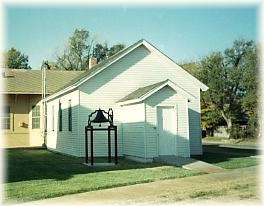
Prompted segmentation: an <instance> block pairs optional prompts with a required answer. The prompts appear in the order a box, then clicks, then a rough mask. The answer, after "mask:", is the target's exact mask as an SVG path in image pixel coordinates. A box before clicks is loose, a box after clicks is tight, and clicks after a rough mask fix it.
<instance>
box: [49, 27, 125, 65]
mask: <svg viewBox="0 0 264 206" xmlns="http://www.w3.org/2000/svg"><path fill="white" fill-rule="evenodd" d="M124 47H125V46H124V45H123V44H116V45H113V46H112V47H110V48H108V46H107V44H106V43H104V44H101V43H99V42H97V43H96V42H95V39H94V37H93V36H92V35H91V34H90V32H89V31H88V30H85V29H75V31H74V33H73V35H72V36H71V37H70V38H69V40H68V42H67V45H66V48H65V49H64V51H63V53H62V54H60V55H57V59H56V62H55V63H54V65H53V66H52V67H51V68H52V69H62V70H84V69H89V68H88V67H89V59H90V58H91V57H95V58H96V59H97V62H101V61H103V60H105V59H107V58H108V57H110V56H112V55H114V54H115V53H117V52H119V51H120V50H122V49H123V48H124Z"/></svg>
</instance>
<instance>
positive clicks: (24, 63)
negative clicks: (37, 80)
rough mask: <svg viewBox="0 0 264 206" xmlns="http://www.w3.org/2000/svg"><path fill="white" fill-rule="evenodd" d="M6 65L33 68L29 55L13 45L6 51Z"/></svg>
mask: <svg viewBox="0 0 264 206" xmlns="http://www.w3.org/2000/svg"><path fill="white" fill-rule="evenodd" d="M4 64H5V65H4V66H5V67H7V68H10V69H31V67H30V66H29V64H28V56H27V55H25V54H23V53H22V52H20V51H19V50H17V49H15V48H14V47H12V48H11V49H9V50H8V51H7V52H6V53H5V63H4Z"/></svg>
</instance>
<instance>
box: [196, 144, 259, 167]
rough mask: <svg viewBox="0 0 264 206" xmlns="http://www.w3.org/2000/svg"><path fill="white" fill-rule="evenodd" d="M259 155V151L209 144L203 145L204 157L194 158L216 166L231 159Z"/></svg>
mask: <svg viewBox="0 0 264 206" xmlns="http://www.w3.org/2000/svg"><path fill="white" fill-rule="evenodd" d="M258 154H259V151H258V150H257V149H243V148H232V147H228V146H223V145H219V144H207V145H203V155H202V156H195V157H194V158H195V159H199V160H202V161H205V162H208V163H212V164H214V163H220V162H225V161H228V160H229V159H231V158H242V157H251V156H254V155H258Z"/></svg>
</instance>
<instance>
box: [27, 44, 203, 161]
mask: <svg viewBox="0 0 264 206" xmlns="http://www.w3.org/2000/svg"><path fill="white" fill-rule="evenodd" d="M28 84H29V85H30V82H28ZM207 89H208V88H207V86H206V85H204V84H203V83H201V82H200V81H199V80H197V79H196V78H194V77H193V76H192V75H190V74H189V73H188V72H186V71H185V70H184V69H182V68H181V67H180V66H178V65H177V64H176V63H174V62H173V61H172V60H171V59H170V58H168V57H167V56H166V55H164V54H163V53H161V52H160V51H159V50H158V49H157V48H155V47H154V46H152V45H151V44H150V43H148V42H147V41H145V40H140V41H138V42H136V43H135V44H133V45H131V46H129V47H128V48H126V49H124V50H122V51H120V52H119V53H117V54H116V55H114V56H112V57H110V58H109V59H107V60H106V61H104V62H102V63H100V64H98V65H96V66H94V67H92V68H91V69H90V70H88V71H86V72H85V73H83V74H81V75H80V76H79V77H77V78H76V79H74V80H73V81H71V82H70V83H69V84H67V85H65V86H64V87H63V88H61V89H60V90H59V91H57V92H55V93H53V94H51V95H50V96H48V97H47V99H46V100H47V111H48V112H47V114H48V116H47V123H48V125H47V147H48V149H50V150H54V151H57V152H61V153H65V154H69V155H74V156H78V157H81V156H84V151H85V148H84V127H85V126H86V125H87V120H88V115H89V114H90V113H91V112H93V111H94V110H96V109H98V108H101V109H105V110H108V109H109V108H113V111H114V122H115V124H116V125H117V126H118V145H119V148H118V151H119V155H122V156H127V157H130V158H132V159H135V160H140V161H152V160H153V158H154V157H158V156H159V155H177V156H184V157H189V156H190V155H201V154H202V142H201V128H200V91H201V90H202V91H206V90H207ZM94 141H95V143H94V144H95V145H94V150H95V151H94V152H95V155H96V156H107V134H105V133H102V132H97V133H96V134H95V140H94Z"/></svg>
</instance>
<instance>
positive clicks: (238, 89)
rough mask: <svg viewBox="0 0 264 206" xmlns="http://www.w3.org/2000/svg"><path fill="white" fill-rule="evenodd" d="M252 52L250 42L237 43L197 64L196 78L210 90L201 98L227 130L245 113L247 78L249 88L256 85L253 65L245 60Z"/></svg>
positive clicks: (253, 48)
mask: <svg viewBox="0 0 264 206" xmlns="http://www.w3.org/2000/svg"><path fill="white" fill-rule="evenodd" d="M254 51H255V46H254V44H253V42H252V41H245V40H237V41H234V44H233V47H231V48H229V49H226V50H225V51H224V53H223V54H222V53H220V52H216V53H212V54H211V55H209V56H208V57H205V58H204V59H202V61H201V63H200V69H199V70H200V72H199V78H200V80H201V81H202V82H204V83H205V84H206V85H207V86H208V87H209V90H208V91H207V92H205V93H203V94H202V99H203V101H205V102H207V103H208V104H209V105H211V106H213V108H214V109H215V110H216V112H219V113H220V114H221V116H222V117H223V119H224V120H225V122H226V124H227V127H228V130H229V131H231V129H232V125H233V124H234V123H235V122H236V121H237V120H239V119H240V118H242V116H243V115H244V113H245V111H244V108H243V101H244V100H245V99H244V98H246V96H247V95H248V94H249V93H250V92H249V90H248V88H247V84H248V83H247V84H245V81H246V79H247V80H248V81H250V82H251V83H250V85H251V84H253V85H254V84H256V82H255V80H253V79H250V75H251V74H252V73H251V72H252V71H251V70H255V68H252V67H254V65H252V63H250V62H249V59H250V58H249V57H248V56H252V53H253V52H254ZM252 58H254V57H252ZM251 60H252V59H251ZM255 60H256V59H255ZM247 70H248V72H247Z"/></svg>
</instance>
